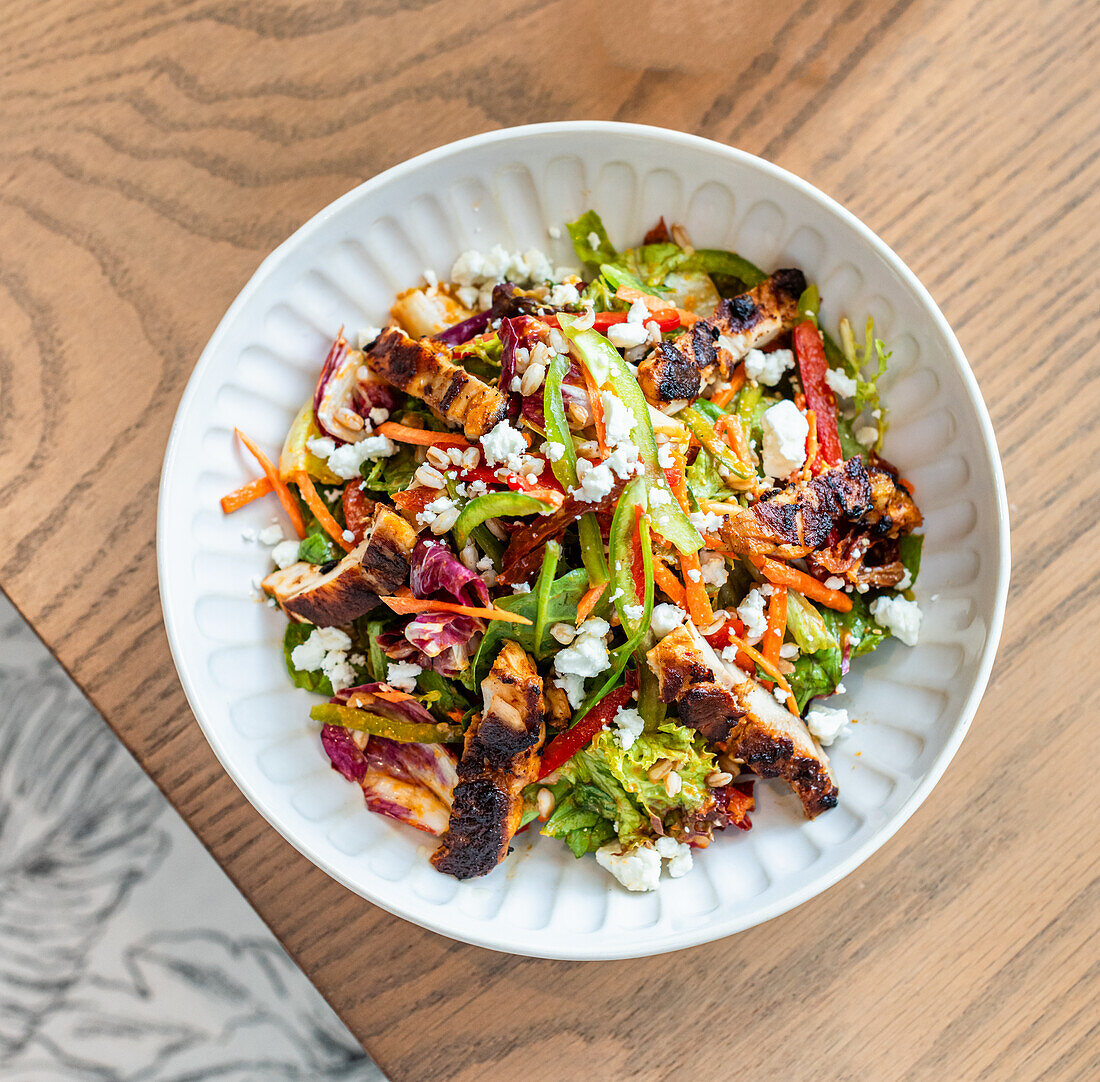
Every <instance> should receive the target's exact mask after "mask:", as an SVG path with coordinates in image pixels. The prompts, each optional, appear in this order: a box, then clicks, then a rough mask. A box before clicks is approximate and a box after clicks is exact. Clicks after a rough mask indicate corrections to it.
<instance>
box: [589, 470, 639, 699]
mask: <svg viewBox="0 0 1100 1082" xmlns="http://www.w3.org/2000/svg"><path fill="white" fill-rule="evenodd" d="M639 480H640V479H639ZM634 483H637V482H634ZM638 537H639V540H640V541H641V545H642V567H643V569H644V571H645V610H644V612H643V613H642V618H641V620H639V621H638V625H637V629H636V630H635V631H634V634H632V635H631V636H630V638H629V639H627V640H626V642H624V643H623V644H622V646H620V647H618V648H617V649H615V650H612V651H611V656H610V658H609V659H608V661H609V665H608V668H607V672H608V674H609V675H608V677H607V679H606V680H605V681H604V682H603V684H602V685H601V686H600V688H599V689H598V690H597V691H594V692H592V694H591V695H589V696H588V698H587V699H585V700H584V702H583V703H581V706H580V709H579V710H578V711H577V712H576V714H575V715H574V716H575V717H576V718H583V717H584V716H585V714H587V713H588V712H589V710H591V709H592V708H593V707H594V706H595V705H596V704H597V703H598V702H600V700H601V699H603V697H604V696H605V695H606V694H607V693H608V692H609V691H610V690H611V689H612V688H613V687H614V686H615V685H616V684H617V683H618V682H619V677H620V676H622V674H623V669H625V668H626V663H627V662H628V661H629V660H630V657H631V655H632V654H633V653H634V651H635V650H637V649H638V647H639V646H640V645H641V644H642V642H643V641H644V640H645V637H646V635H648V634H649V622H650V620H651V619H652V618H653V545H652V542H651V541H650V536H649V520H648V517H647V516H645V515H643V516H642V518H640V519H639V520H638ZM631 588H632V589H633V583H632V584H631ZM620 619H622V617H621V616H620Z"/></svg>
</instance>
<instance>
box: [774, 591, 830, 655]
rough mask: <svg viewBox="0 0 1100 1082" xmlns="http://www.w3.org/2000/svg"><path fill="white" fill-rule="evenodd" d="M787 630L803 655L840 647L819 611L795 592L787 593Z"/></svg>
mask: <svg viewBox="0 0 1100 1082" xmlns="http://www.w3.org/2000/svg"><path fill="white" fill-rule="evenodd" d="M787 630H788V631H789V632H790V633H791V638H792V639H794V641H795V642H796V643H797V644H798V649H799V650H801V651H802V653H804V654H814V653H817V652H818V651H819V650H832V649H835V648H836V647H838V646H839V645H840V643H839V642H838V641H837V637H836V634H835V632H834V631H833V630H832V629H831V628H830V627H829V625H828V624H827V623H826V621H825V618H824V617H823V616H822V615H821V610H820V609H818V608H817V606H816V605H814V604H813V602H811V601H807V600H806V598H805V597H804V596H803V595H802V594H800V593H799V592H798V591H797V590H788V591H787Z"/></svg>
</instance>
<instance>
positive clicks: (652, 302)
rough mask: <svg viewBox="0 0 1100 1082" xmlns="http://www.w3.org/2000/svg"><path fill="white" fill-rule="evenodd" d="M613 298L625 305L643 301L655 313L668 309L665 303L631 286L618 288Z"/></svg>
mask: <svg viewBox="0 0 1100 1082" xmlns="http://www.w3.org/2000/svg"><path fill="white" fill-rule="evenodd" d="M615 296H616V297H618V298H619V300H621V301H626V302H627V304H633V303H634V302H635V301H645V302H646V306H647V307H648V308H649V309H650V310H651V311H655V312H660V311H662V310H663V309H667V308H668V302H667V301H663V300H661V298H660V297H655V296H654V295H653V294H652V293H643V292H642V291H641V290H640V289H634V288H633V287H632V286H619V288H618V289H616V290H615Z"/></svg>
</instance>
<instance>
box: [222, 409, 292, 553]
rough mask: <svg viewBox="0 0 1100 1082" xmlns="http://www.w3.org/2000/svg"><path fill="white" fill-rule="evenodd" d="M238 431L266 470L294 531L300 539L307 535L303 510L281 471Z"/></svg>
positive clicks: (236, 430)
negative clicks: (282, 476)
mask: <svg viewBox="0 0 1100 1082" xmlns="http://www.w3.org/2000/svg"><path fill="white" fill-rule="evenodd" d="M233 431H234V432H236V433H237V436H238V437H239V439H240V441H241V443H243V444H244V445H245V447H247V448H248V450H249V451H250V452H251V454H252V457H253V458H254V459H255V460H256V461H257V462H258V463H259V464H260V469H262V470H263V471H264V476H265V477H266V478H267V479H268V481H269V482H270V484H271V487H272V489H274V491H275V495H276V496H278V497H279V503H281V504H282V505H283V510H284V511H285V512H286V514H287V518H289V519H290V523H291V525H292V526H293V527H294V532H295V533H296V534H297V535H298V537H299V539H301V538H303V537H305V535H306V524H305V522H303V521H302V512H301V511H300V510H299V509H298V501H297V500H295V498H294V496H293V494H292V493H291V491H290V489H289V488H287V487H286V484H285V482H284V481H282V480H281V479H280V477H279V471H278V470H277V469H275V467H274V466H273V465H272V464H271V459H270V458H268V457H267V455H265V454H264V453H263V451H261V450H260V449H259V447H257V446H256V445H255V444H254V443H253V442H252V440H250V439H249V438H248V437H247V436H246V435H245V434H244V433H243V432H242V431H241V430H240V429H239V428H235V429H233Z"/></svg>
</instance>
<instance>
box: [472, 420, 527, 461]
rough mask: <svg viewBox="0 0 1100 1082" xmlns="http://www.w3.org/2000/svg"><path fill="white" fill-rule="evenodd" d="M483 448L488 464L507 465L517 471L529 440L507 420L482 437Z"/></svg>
mask: <svg viewBox="0 0 1100 1082" xmlns="http://www.w3.org/2000/svg"><path fill="white" fill-rule="evenodd" d="M481 450H482V453H483V454H484V455H485V463H486V465H488V466H507V467H508V469H510V470H515V471H516V472H517V473H518V472H520V469H521V467H522V465H523V456H524V455H525V454H526V453H527V441H526V440H525V439H524V438H523V434H522V433H521V432H519V431H518V430H517V429H515V428H513V427H512V426H511V425H510V424H509V423H508V422H507V421H506V420H505V421H500V422H498V423H497V425H496V426H495V427H494V428H492V429H490V431H488V432H487V433H486V434H485V435H484V436H482V437H481Z"/></svg>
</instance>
